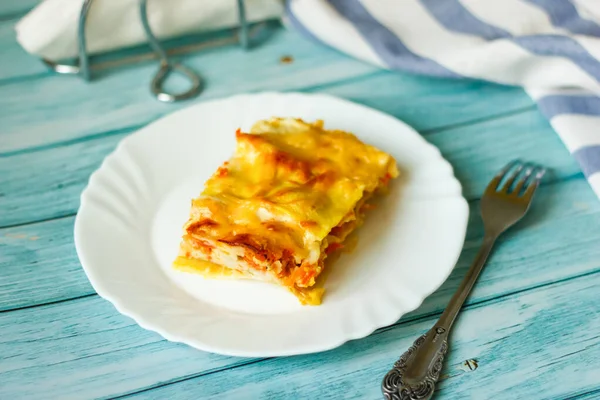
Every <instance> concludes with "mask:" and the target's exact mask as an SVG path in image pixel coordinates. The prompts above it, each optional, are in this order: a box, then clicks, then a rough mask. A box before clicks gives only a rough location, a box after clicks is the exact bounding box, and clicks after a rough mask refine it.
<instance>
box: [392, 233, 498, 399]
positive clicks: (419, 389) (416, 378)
mask: <svg viewBox="0 0 600 400" xmlns="http://www.w3.org/2000/svg"><path fill="white" fill-rule="evenodd" d="M496 237H497V235H489V236H486V237H485V238H484V240H483V244H482V246H481V249H480V250H479V253H478V254H477V257H476V258H475V261H474V262H473V264H472V265H471V267H470V268H469V271H468V272H467V275H466V276H465V278H464V279H463V281H462V283H461V284H460V287H459V288H458V290H457V291H456V293H455V294H454V296H453V297H452V300H450V303H449V304H448V307H447V308H446V309H445V310H444V312H443V313H442V316H441V317H440V319H439V320H438V322H437V323H436V324H435V325H434V327H433V328H431V329H430V330H429V331H428V332H427V333H426V334H424V335H423V336H421V337H419V338H418V339H417V340H416V341H415V342H414V343H413V345H412V346H411V347H410V348H409V349H408V350H407V351H406V352H405V353H404V354H402V356H401V357H400V359H399V360H398V361H396V363H395V364H394V367H393V368H392V369H391V370H390V371H389V372H388V373H387V375H386V376H385V378H384V379H383V383H382V385H381V389H382V392H383V395H384V397H385V398H386V399H389V400H423V399H429V398H431V396H432V395H433V392H434V390H435V384H436V382H437V381H438V379H439V377H440V372H441V370H442V365H443V362H444V356H445V355H446V352H447V351H448V334H449V333H450V329H451V328H452V325H453V323H454V320H455V319H456V316H457V315H458V312H459V311H460V308H461V307H462V305H463V303H464V302H465V300H466V298H467V296H468V295H469V293H470V292H471V289H472V288H473V285H475V281H476V280H477V277H478V276H479V273H480V272H481V270H482V269H483V266H484V265H485V262H486V260H487V258H488V256H489V254H490V252H491V250H492V248H493V246H494V242H495V241H496Z"/></svg>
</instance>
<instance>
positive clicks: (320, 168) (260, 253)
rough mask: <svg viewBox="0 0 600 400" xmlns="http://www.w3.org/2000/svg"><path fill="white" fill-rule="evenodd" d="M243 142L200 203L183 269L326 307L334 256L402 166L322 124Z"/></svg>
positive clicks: (281, 128) (270, 131)
mask: <svg viewBox="0 0 600 400" xmlns="http://www.w3.org/2000/svg"><path fill="white" fill-rule="evenodd" d="M236 139H237V146H236V150H235V153H234V154H233V156H232V157H231V158H230V159H229V161H226V162H225V163H224V164H223V165H222V166H221V167H219V168H218V170H217V171H216V172H215V174H214V175H213V176H212V177H211V178H210V179H208V181H207V182H206V183H205V186H204V191H203V192H202V193H201V195H200V196H199V197H198V198H196V199H194V200H192V208H191V213H190V217H189V220H188V221H187V222H186V224H185V226H184V234H183V240H182V242H181V246H180V252H179V256H178V258H177V259H176V260H175V263H174V266H175V268H177V269H180V270H184V271H189V272H196V273H200V274H203V275H205V276H207V277H212V278H234V279H239V278H242V279H254V280H261V281H268V282H272V283H275V284H278V285H282V286H284V287H286V288H287V289H288V290H290V291H291V292H292V293H293V294H294V295H296V297H297V298H298V299H299V301H300V302H301V303H302V304H310V305H317V304H320V302H321V296H322V294H323V288H322V287H320V286H321V285H320V284H319V285H316V280H317V277H318V276H319V275H320V274H321V273H322V272H323V269H324V261H325V259H326V257H327V255H328V254H330V253H332V252H334V251H336V250H338V249H339V248H341V247H343V242H344V240H345V239H346V237H347V236H348V235H349V234H350V232H352V231H353V230H354V229H355V228H356V227H357V226H359V225H360V223H361V221H362V218H363V213H364V211H365V210H366V209H367V208H368V204H367V200H368V199H369V197H371V196H372V195H373V194H375V193H376V192H378V191H381V190H382V189H384V188H385V187H386V186H387V184H388V182H389V180H390V179H392V178H395V177H397V176H398V169H397V167H396V162H395V161H394V159H393V158H392V157H391V156H390V155H389V154H386V153H384V152H383V151H381V150H378V149H376V148H375V147H373V146H370V145H367V144H364V143H362V142H361V141H360V140H358V139H357V138H356V137H355V136H354V135H352V134H350V133H347V132H343V131H339V130H325V129H323V123H322V122H321V121H317V122H316V123H314V124H310V123H306V122H304V121H302V120H299V119H291V118H288V119H281V118H273V119H270V120H265V121H259V122H258V123H256V124H255V125H254V126H253V127H252V129H251V130H250V132H249V133H242V132H241V131H240V130H238V131H237V132H236Z"/></svg>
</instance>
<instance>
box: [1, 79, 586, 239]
mask: <svg viewBox="0 0 600 400" xmlns="http://www.w3.org/2000/svg"><path fill="white" fill-rule="evenodd" d="M403 81H404V79H399V78H398V77H397V76H396V75H392V74H387V73H385V74H384V75H376V76H373V77H370V78H364V79H363V80H361V81H360V82H350V83H340V84H339V85H333V86H331V87H329V88H322V89H320V90H319V92H322V93H331V94H335V95H337V94H340V92H342V93H344V94H346V95H349V97H350V98H352V99H353V100H357V101H358V102H361V103H367V104H372V105H375V106H379V105H387V107H385V108H384V110H385V111H388V112H389V113H390V114H392V115H394V116H397V117H398V118H400V119H402V120H411V119H412V122H415V123H416V121H417V120H423V121H425V120H426V121H428V122H422V123H416V124H417V125H421V126H420V128H421V131H422V132H423V133H424V135H425V137H426V138H427V139H428V140H430V141H431V142H432V143H433V144H435V145H436V146H438V147H439V148H440V149H441V150H442V152H443V153H444V155H445V156H446V157H448V159H449V161H451V162H452V163H453V164H454V165H455V167H456V169H457V176H458V178H459V179H460V180H461V181H463V183H464V185H465V194H466V196H467V197H468V198H473V197H476V196H478V195H479V193H481V192H482V190H483V188H484V187H485V185H486V184H487V181H488V180H489V178H490V176H492V175H493V174H494V173H495V171H496V170H498V169H499V168H501V166H503V165H504V164H505V163H506V162H507V161H508V160H510V159H512V158H515V157H523V158H525V159H530V160H532V161H537V162H540V163H542V164H544V165H546V166H548V167H551V168H554V169H555V170H556V176H554V177H551V179H562V178H565V177H567V176H572V175H574V174H576V173H578V171H579V167H578V165H577V164H576V163H575V161H574V160H573V158H572V157H570V156H569V154H568V152H567V151H566V150H565V148H564V145H563V144H562V143H561V141H560V139H559V138H558V136H557V135H556V134H555V133H554V132H553V131H552V129H551V127H550V126H549V125H548V122H547V121H546V120H545V119H544V118H543V117H542V116H541V114H540V113H539V112H538V111H537V110H535V109H533V110H531V109H525V110H523V111H520V112H517V113H516V114H509V115H506V116H504V117H502V118H497V119H495V120H492V121H481V122H478V123H472V124H470V125H468V126H463V125H462V123H461V120H460V119H457V118H456V115H458V113H457V112H456V110H455V109H454V108H452V107H450V108H448V109H447V108H446V107H445V106H444V105H445V104H446V103H451V100H450V99H451V98H452V95H451V94H450V93H449V94H448V98H446V99H445V100H444V101H441V102H433V101H425V100H423V101H418V102H417V101H415V102H416V103H419V104H417V105H415V104H413V105H412V106H410V107H408V106H405V104H404V103H403V101H406V102H409V99H408V98H407V99H401V100H403V101H399V102H396V103H394V102H391V101H389V100H388V99H389V96H391V93H390V92H386V91H385V90H384V88H386V87H387V88H389V87H393V88H394V91H398V92H410V91H411V90H412V91H414V90H416V89H415V88H412V89H411V85H410V84H408V86H407V89H406V90H405V91H404V90H402V89H401V88H402V87H403ZM386 82H387V84H386ZM429 84H431V82H430V83H429ZM352 87H356V89H351V88H352ZM369 87H372V88H373V87H381V88H382V90H381V91H379V92H381V93H382V97H378V95H376V94H369V95H366V96H364V95H363V94H364V93H369V90H368V88H369ZM417 87H421V89H420V90H421V91H425V89H423V87H430V86H429V85H428V84H427V82H421V84H420V85H419V86H417ZM0 89H1V88H0ZM0 91H1V90H0ZM350 93H353V94H352V95H350ZM472 93H473V96H464V97H470V99H469V100H468V101H467V100H465V101H464V103H463V108H465V109H468V110H469V114H468V118H472V119H477V118H480V117H481V118H483V117H484V116H486V115H487V112H486V111H485V110H486V109H488V108H489V107H481V106H473V107H471V106H470V104H480V103H481V101H480V99H479V94H476V93H477V91H473V92H472ZM498 94H501V93H500V92H499V93H498ZM363 96H364V97H363ZM502 98H503V95H502V96H499V97H498V99H497V101H498V103H500V102H503V100H502ZM527 101H529V100H527ZM488 104H489V103H488ZM440 105H441V106H440ZM492 105H497V104H496V101H493V103H492ZM413 107H414V108H413ZM417 108H418V109H419V110H421V111H419V112H418V113H417V112H416V111H415V109H417ZM488 112H489V111H488ZM415 114H417V115H416V116H415ZM425 114H427V115H428V118H425V117H424V115H425ZM462 115H464V114H462ZM464 118H466V117H463V121H464ZM457 124H458V125H457ZM444 125H449V126H448V127H445V128H440V126H444ZM134 129H135V128H125V129H122V130H116V131H111V132H104V133H102V134H100V135H98V136H87V137H85V138H83V139H81V141H79V140H75V141H74V142H71V143H63V144H61V145H58V146H53V145H50V146H49V147H48V148H44V149H42V150H38V151H27V152H24V153H21V154H13V155H12V156H7V157H0V208H2V209H5V210H6V211H7V212H5V213H2V214H0V227H2V226H10V225H16V224H22V223H30V222H34V221H39V220H46V219H49V218H57V217H63V216H65V215H71V214H74V213H75V212H76V210H77V208H78V206H79V194H80V193H81V191H82V190H83V188H84V187H85V185H86V184H87V180H88V177H89V175H90V174H91V173H92V172H93V171H94V170H95V169H96V168H98V167H99V165H100V163H101V162H102V159H103V158H104V157H105V156H106V155H107V154H108V153H110V152H111V151H112V150H113V149H114V147H115V146H116V144H117V143H118V141H119V140H121V139H122V138H123V137H125V136H126V135H127V134H129V133H131V131H132V130H134ZM1 135H2V133H1V132H0V137H1ZM524 137H526V140H524ZM473 162H476V163H477V165H479V166H480V169H478V170H477V171H474V173H467V171H468V170H469V169H470V168H471V166H472V165H473ZM16 166H18V168H16ZM39 171H44V173H43V175H40V173H39ZM40 203H43V204H45V207H39V204H40Z"/></svg>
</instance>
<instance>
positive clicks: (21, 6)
mask: <svg viewBox="0 0 600 400" xmlns="http://www.w3.org/2000/svg"><path fill="white" fill-rule="evenodd" d="M40 1H41V0H2V1H0V20H2V19H11V20H12V19H15V18H18V17H19V16H21V15H23V14H25V13H26V12H28V11H29V10H31V9H32V8H33V7H35V6H36V5H38V3H39V2H40Z"/></svg>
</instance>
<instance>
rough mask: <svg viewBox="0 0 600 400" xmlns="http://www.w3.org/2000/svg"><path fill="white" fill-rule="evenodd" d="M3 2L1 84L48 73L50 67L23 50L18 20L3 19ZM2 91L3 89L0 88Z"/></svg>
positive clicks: (0, 31)
mask: <svg viewBox="0 0 600 400" xmlns="http://www.w3.org/2000/svg"><path fill="white" fill-rule="evenodd" d="M3 4H5V2H4V1H2V2H0V54H2V62H0V85H1V84H2V83H3V82H6V81H8V80H10V79H14V78H20V77H26V76H31V75H40V74H48V73H49V72H48V68H46V66H44V64H43V63H42V62H41V61H40V60H39V59H38V58H36V57H35V56H32V55H30V54H29V53H27V52H26V51H25V50H23V48H22V47H21V46H20V45H19V44H18V43H17V41H16V40H17V39H16V32H15V23H16V21H17V20H16V19H9V20H6V21H2V8H3V6H2V5H3ZM1 92H2V89H0V93H1ZM13 100H14V99H13ZM0 119H1V118H0ZM2 125H4V124H2Z"/></svg>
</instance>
